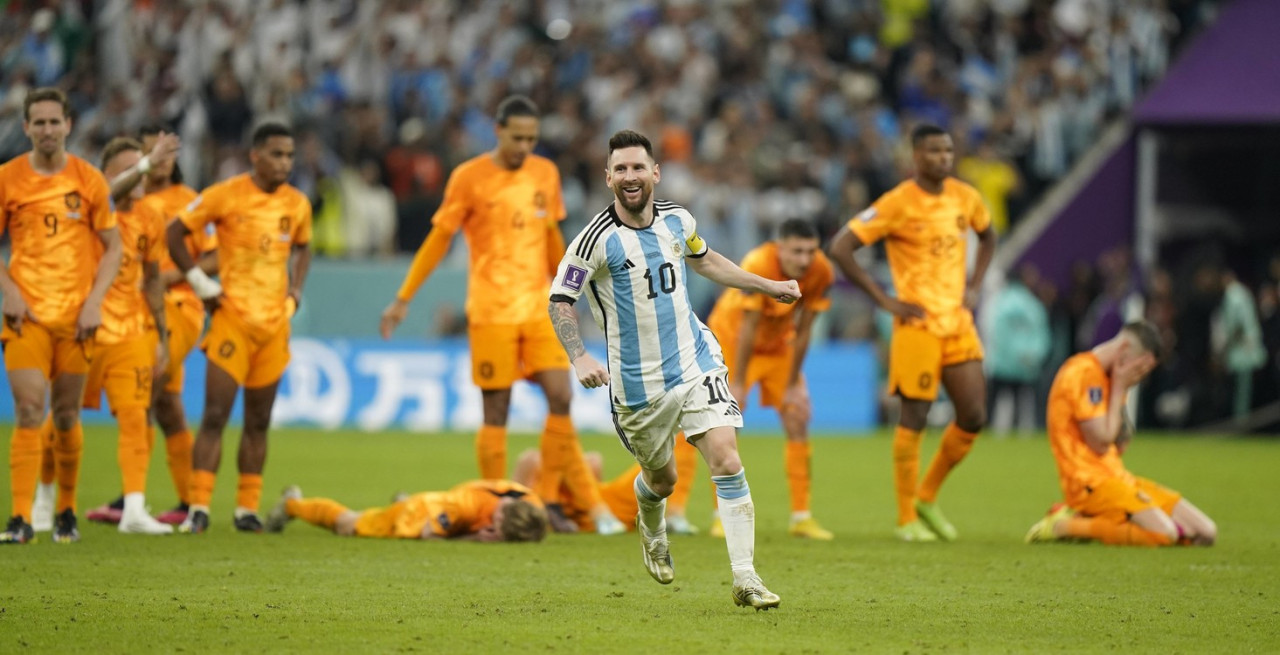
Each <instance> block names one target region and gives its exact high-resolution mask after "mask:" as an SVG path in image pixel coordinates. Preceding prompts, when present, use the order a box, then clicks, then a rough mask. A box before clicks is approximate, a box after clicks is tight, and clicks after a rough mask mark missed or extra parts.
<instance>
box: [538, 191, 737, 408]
mask: <svg viewBox="0 0 1280 655" xmlns="http://www.w3.org/2000/svg"><path fill="white" fill-rule="evenodd" d="M707 252H708V249H707V245H706V243H704V242H703V240H702V238H701V237H699V236H698V232H697V226H696V223H695V221H694V218H693V216H692V215H691V214H690V213H689V212H688V211H686V210H685V209H684V208H683V207H680V206H679V205H676V204H674V203H671V202H666V201H662V200H658V201H655V203H654V216H653V221H652V222H651V223H650V224H649V226H648V227H646V228H643V229H635V228H632V227H629V226H627V225H625V224H624V223H623V222H622V220H621V219H619V218H618V215H617V213H616V211H615V209H614V206H613V205H612V204H611V205H609V208H608V209H606V210H605V211H603V212H601V213H600V214H598V215H596V217H595V218H593V219H592V220H591V221H590V223H588V225H587V227H586V228H585V229H584V230H583V231H582V232H581V233H579V234H578V236H577V237H576V238H574V240H573V242H572V243H570V244H569V247H568V248H567V249H566V251H565V256H564V259H563V260H561V262H560V267H559V270H557V272H556V277H555V280H553V281H552V285H551V300H553V301H560V302H568V303H573V302H575V301H576V300H577V299H578V298H579V297H580V296H582V295H583V294H584V293H585V294H586V295H587V301H588V303H589V304H590V306H591V312H592V314H593V315H594V316H595V319H596V325H598V326H599V327H600V329H601V330H602V331H604V334H605V339H606V340H607V342H608V347H609V377H610V390H611V394H612V396H613V400H614V405H615V406H616V407H618V408H625V409H628V410H633V411H634V410H639V409H643V408H645V407H647V406H648V405H649V404H650V403H651V402H653V401H654V399H656V398H658V397H660V396H662V395H663V394H664V393H665V392H667V391H670V390H671V389H673V388H675V387H677V386H679V385H680V384H682V383H689V382H699V381H701V380H702V379H703V378H704V377H705V376H706V374H708V373H711V372H713V371H716V370H717V369H720V368H723V367H724V358H723V357H722V355H721V351H720V345H719V344H718V343H717V342H716V340H715V337H713V336H712V335H711V331H710V330H708V329H707V326H705V325H703V323H702V321H700V320H698V317H697V315H696V314H694V311H693V307H692V305H691V304H690V302H689V290H688V285H687V282H686V279H687V276H688V269H687V268H686V266H685V262H684V259H685V257H695V258H696V257H702V256H703V255H705V254H707Z"/></svg>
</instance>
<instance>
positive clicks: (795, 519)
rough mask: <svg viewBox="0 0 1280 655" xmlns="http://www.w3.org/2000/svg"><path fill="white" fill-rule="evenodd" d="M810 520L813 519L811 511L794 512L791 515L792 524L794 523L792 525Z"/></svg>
mask: <svg viewBox="0 0 1280 655" xmlns="http://www.w3.org/2000/svg"><path fill="white" fill-rule="evenodd" d="M810 518H813V513H812V512H810V511H808V510H805V511H803V512H792V513H791V522H792V523H799V522H801V521H804V520H807V519H810Z"/></svg>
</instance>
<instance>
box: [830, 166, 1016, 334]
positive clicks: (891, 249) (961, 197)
mask: <svg viewBox="0 0 1280 655" xmlns="http://www.w3.org/2000/svg"><path fill="white" fill-rule="evenodd" d="M990 223H991V217H990V215H989V214H988V213H987V210H986V206H985V205H984V204H983V203H982V198H981V197H980V196H979V195H978V192H977V191H976V190H975V189H974V188H973V187H971V186H969V185H967V184H965V183H964V182H961V181H959V180H956V179H953V178H948V179H947V180H946V181H945V182H944V183H943V187H942V192H941V193H939V194H931V193H927V192H925V191H924V190H923V189H921V188H920V187H919V185H917V184H916V182H915V181H914V180H908V181H906V182H903V183H902V184H899V185H898V186H897V187H895V188H894V189H893V190H891V191H889V192H888V193H886V194H885V195H883V196H881V197H880V198H879V199H878V200H876V202H875V203H873V204H872V205H871V207H870V208H868V209H867V210H866V211H864V212H862V213H860V214H858V215H857V216H855V217H853V219H852V220H850V221H849V224H848V225H849V230H850V231H851V232H853V234H854V235H855V236H857V237H858V239H859V240H860V241H862V242H863V243H864V244H871V243H875V242H876V241H879V240H881V239H884V240H885V251H886V252H887V253H888V256H889V270H890V272H891V273H892V275H893V286H894V290H895V292H896V294H897V297H898V298H899V299H901V300H902V301H904V302H909V303H913V304H916V305H919V306H920V307H923V308H924V310H925V314H926V319H925V327H926V328H927V329H928V330H930V331H931V332H933V333H934V334H937V335H939V336H950V335H952V334H955V333H956V332H958V331H959V330H961V329H963V328H965V327H966V326H967V325H968V324H969V323H971V322H972V315H971V314H970V313H969V311H968V310H966V309H965V308H964V306H963V304H964V291H965V284H966V281H967V269H966V266H967V261H966V253H967V250H968V240H969V234H968V233H969V230H970V229H973V230H977V231H982V230H985V229H986V228H987V227H988V226H989V225H990Z"/></svg>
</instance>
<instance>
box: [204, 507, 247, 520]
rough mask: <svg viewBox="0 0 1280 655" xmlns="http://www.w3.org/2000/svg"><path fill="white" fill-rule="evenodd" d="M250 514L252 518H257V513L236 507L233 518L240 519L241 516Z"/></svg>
mask: <svg viewBox="0 0 1280 655" xmlns="http://www.w3.org/2000/svg"><path fill="white" fill-rule="evenodd" d="M206 511H207V510H206ZM250 514H252V515H254V516H257V515H258V513H257V512H255V511H253V510H251V509H249V508H248V507H237V508H236V511H235V514H234V515H233V516H235V517H236V518H240V517H242V516H248V515H250Z"/></svg>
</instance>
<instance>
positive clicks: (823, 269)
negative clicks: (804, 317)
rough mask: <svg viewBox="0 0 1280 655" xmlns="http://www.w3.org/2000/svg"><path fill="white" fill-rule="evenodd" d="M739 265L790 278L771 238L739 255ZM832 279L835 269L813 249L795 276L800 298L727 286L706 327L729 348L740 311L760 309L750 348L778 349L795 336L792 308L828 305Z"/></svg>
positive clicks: (771, 351) (760, 351)
mask: <svg viewBox="0 0 1280 655" xmlns="http://www.w3.org/2000/svg"><path fill="white" fill-rule="evenodd" d="M742 268H743V270H745V271H748V272H751V273H755V274H756V275H759V276H761V277H765V278H769V279H770V280H787V279H790V278H788V277H787V276H786V275H784V274H783V273H782V265H781V263H780V262H779V261H778V244H777V243H775V242H773V241H770V242H769V243H766V244H764V245H762V246H759V247H758V248H756V249H754V250H752V251H751V252H749V253H747V256H746V257H744V258H743V259H742ZM834 281H835V270H834V269H833V268H832V266H831V261H830V260H828V259H827V257H826V255H824V254H822V253H821V252H817V253H815V257H814V260H813V264H812V265H810V266H809V270H808V271H806V272H805V274H804V277H803V278H801V279H799V280H796V282H798V283H799V284H800V294H801V296H802V297H801V299H800V302H797V303H791V304H787V303H780V302H776V301H775V300H773V299H772V298H766V297H765V296H764V295H763V294H759V293H747V292H745V291H742V290H740V289H727V290H726V291H725V292H724V293H723V294H721V295H720V299H719V300H717V301H716V305H715V307H714V308H713V309H712V310H711V316H709V317H708V318H707V327H709V328H711V331H712V332H714V333H715V335H716V338H717V339H720V340H721V341H722V342H724V343H723V344H722V345H723V346H724V347H725V348H730V347H732V345H731V344H733V343H736V341H737V340H736V338H735V337H736V336H737V334H738V331H739V328H740V327H741V325H742V313H743V312H744V311H747V310H751V311H757V312H760V322H759V323H758V324H757V326H756V337H755V345H754V347H753V348H752V352H755V353H757V354H761V355H771V354H779V353H782V352H783V351H785V350H786V349H787V348H788V347H790V346H791V341H792V340H793V339H794V338H795V336H796V317H797V316H798V314H797V313H796V308H797V307H804V308H807V309H810V310H813V311H815V312H825V311H827V310H828V309H830V308H831V299H830V298H828V297H827V290H828V289H830V288H831V284H832V282H834Z"/></svg>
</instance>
